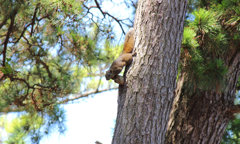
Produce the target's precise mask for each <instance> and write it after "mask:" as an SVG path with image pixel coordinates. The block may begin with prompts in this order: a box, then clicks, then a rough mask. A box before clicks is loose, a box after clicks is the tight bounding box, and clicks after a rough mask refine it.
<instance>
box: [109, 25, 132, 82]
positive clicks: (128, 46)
mask: <svg viewBox="0 0 240 144" xmlns="http://www.w3.org/2000/svg"><path fill="white" fill-rule="evenodd" d="M134 41H135V39H134V29H133V28H131V29H130V30H129V31H128V32H127V34H126V37H125V41H124V45H123V51H122V53H121V55H120V56H119V57H118V58H117V59H116V60H115V61H113V63H112V65H111V66H110V68H109V70H108V71H107V72H106V74H105V77H106V79H107V80H110V79H113V80H114V81H115V82H116V83H118V84H120V85H123V84H124V78H123V76H119V75H118V74H119V73H120V72H121V71H122V69H123V67H124V66H126V65H129V64H131V62H132V58H133V56H134V55H136V53H134V54H132V51H133V47H134Z"/></svg>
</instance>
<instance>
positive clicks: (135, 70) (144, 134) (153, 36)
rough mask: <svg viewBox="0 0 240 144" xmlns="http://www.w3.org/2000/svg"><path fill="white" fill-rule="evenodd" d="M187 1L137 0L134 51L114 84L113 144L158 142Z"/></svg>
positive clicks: (171, 88)
mask: <svg viewBox="0 0 240 144" xmlns="http://www.w3.org/2000/svg"><path fill="white" fill-rule="evenodd" d="M186 5H187V0H139V2H138V8H137V13H136V19H135V26H134V29H135V51H136V53H137V56H136V57H135V58H134V60H133V63H132V66H131V67H130V69H129V71H128V72H127V74H126V84H125V85H124V86H120V87H119V97H118V114H117V121H116V127H115V132H114V137H113V141H112V143H113V144H163V143H164V139H165V134H166V129H167V123H168V117H169V114H170V110H171V107H172V102H173V98H174V90H175V87H176V75H177V67H178V61H179V55H180V47H181V40H182V33H183V24H184V18H185V12H186Z"/></svg>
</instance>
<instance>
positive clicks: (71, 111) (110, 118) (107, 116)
mask: <svg viewBox="0 0 240 144" xmlns="http://www.w3.org/2000/svg"><path fill="white" fill-rule="evenodd" d="M64 109H65V111H66V127H67V130H66V132H65V134H59V133H58V132H57V131H56V132H54V133H52V134H50V135H49V136H46V137H44V138H43V139H42V140H41V143H40V144H95V141H99V142H102V143H103V144H110V143H111V140H112V136H113V131H114V125H115V120H116V116H117V90H112V91H108V92H103V93H100V94H96V95H94V96H91V97H89V98H83V99H80V100H79V102H77V103H74V104H67V105H64ZM70 142H71V143H70Z"/></svg>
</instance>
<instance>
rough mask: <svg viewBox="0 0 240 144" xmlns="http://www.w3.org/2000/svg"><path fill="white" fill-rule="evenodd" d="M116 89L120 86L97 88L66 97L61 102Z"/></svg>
mask: <svg viewBox="0 0 240 144" xmlns="http://www.w3.org/2000/svg"><path fill="white" fill-rule="evenodd" d="M115 89H118V87H113V88H107V89H102V90H98V89H96V90H94V91H91V92H87V93H84V94H76V95H78V96H76V97H74V98H68V99H65V100H63V101H60V102H59V104H66V103H68V102H70V101H74V100H78V99H80V98H84V97H88V96H90V95H93V94H97V93H101V92H105V91H109V90H115Z"/></svg>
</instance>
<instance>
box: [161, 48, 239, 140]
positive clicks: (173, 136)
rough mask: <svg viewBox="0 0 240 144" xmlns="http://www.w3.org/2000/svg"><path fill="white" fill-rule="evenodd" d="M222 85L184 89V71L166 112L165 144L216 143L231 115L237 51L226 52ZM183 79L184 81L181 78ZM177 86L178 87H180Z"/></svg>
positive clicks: (236, 75)
mask: <svg viewBox="0 0 240 144" xmlns="http://www.w3.org/2000/svg"><path fill="white" fill-rule="evenodd" d="M235 50H236V49H235ZM225 63H227V64H228V74H227V80H226V88H225V89H224V91H222V92H216V91H217V90H215V89H213V90H208V91H198V92H190V91H187V90H186V89H184V87H183V85H184V84H183V82H182V80H183V81H184V78H183V77H185V76H186V74H184V73H182V74H181V76H183V77H181V76H180V79H179V81H178V85H177V89H176V93H178V95H177V96H176V97H175V100H174V103H173V109H172V112H171V115H170V120H169V125H168V130H167V136H166V142H165V143H166V144H219V143H220V142H221V139H222V136H223V134H224V131H225V128H226V127H227V124H228V122H229V120H230V119H231V118H232V117H233V115H232V113H231V108H232V106H233V102H234V98H235V94H236V84H237V80H238V77H239V74H240V51H239V50H238V51H235V53H232V54H229V55H228V58H226V61H225ZM185 82H186V81H185ZM180 89H181V90H180Z"/></svg>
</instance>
